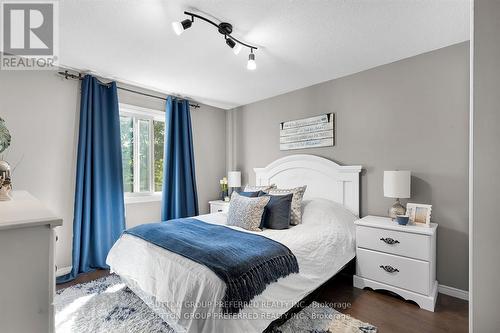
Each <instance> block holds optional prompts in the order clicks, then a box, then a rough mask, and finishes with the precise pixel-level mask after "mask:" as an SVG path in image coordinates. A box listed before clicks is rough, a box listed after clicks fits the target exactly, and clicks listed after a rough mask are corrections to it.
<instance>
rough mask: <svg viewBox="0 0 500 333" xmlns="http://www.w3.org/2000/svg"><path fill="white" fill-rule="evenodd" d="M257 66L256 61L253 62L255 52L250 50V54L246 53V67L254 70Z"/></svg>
mask: <svg viewBox="0 0 500 333" xmlns="http://www.w3.org/2000/svg"><path fill="white" fill-rule="evenodd" d="M256 68H257V63H256V62H255V54H254V53H253V52H252V50H250V54H249V55H248V62H247V69H248V70H251V71H253V70H255V69H256Z"/></svg>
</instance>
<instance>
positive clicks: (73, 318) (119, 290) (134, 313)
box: [54, 275, 377, 333]
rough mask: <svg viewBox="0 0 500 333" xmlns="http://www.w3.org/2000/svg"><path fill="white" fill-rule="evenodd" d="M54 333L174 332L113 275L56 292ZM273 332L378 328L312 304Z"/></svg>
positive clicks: (369, 332)
mask: <svg viewBox="0 0 500 333" xmlns="http://www.w3.org/2000/svg"><path fill="white" fill-rule="evenodd" d="M54 304H55V308H56V320H55V321H56V323H55V324H56V332H57V333H63V332H64V333H87V332H93V333H129V332H134V333H135V332H144V333H146V332H147V333H175V331H174V330H173V329H172V328H170V327H169V326H168V324H166V323H165V322H164V321H163V320H162V319H161V318H160V317H159V316H157V315H156V314H155V313H154V312H153V311H152V310H151V309H150V308H149V307H148V306H147V305H146V304H145V303H144V302H143V301H142V300H141V299H140V298H139V297H137V296H136V295H135V294H134V293H133V292H132V291H130V289H128V288H127V287H126V286H125V284H124V283H122V282H121V281H120V278H119V277H118V276H116V275H110V276H107V277H104V278H101V279H98V280H95V281H92V282H88V283H84V284H78V285H75V286H71V287H69V288H66V289H62V290H59V291H58V292H57V295H56V297H55V301H54ZM274 332H276V333H278V332H279V333H299V332H300V333H302V332H304V333H375V332H377V328H376V327H374V326H372V325H370V324H367V323H363V322H361V321H359V320H357V319H355V318H352V317H350V316H346V315H343V314H341V313H340V312H338V311H336V310H334V309H332V308H330V307H328V306H325V305H322V304H319V303H316V302H313V303H311V304H310V305H309V306H308V307H306V308H304V309H302V310H301V311H300V312H298V313H297V314H295V315H294V316H292V317H291V318H290V319H289V320H288V321H287V322H285V323H284V324H282V325H281V326H280V327H277V328H275V329H274Z"/></svg>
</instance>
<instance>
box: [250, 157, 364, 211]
mask: <svg viewBox="0 0 500 333" xmlns="http://www.w3.org/2000/svg"><path fill="white" fill-rule="evenodd" d="M254 171H255V180H256V183H257V185H269V184H276V185H277V186H278V187H279V188H292V187H297V186H302V185H307V190H306V192H305V195H304V199H308V198H324V199H328V200H332V201H334V202H338V203H340V204H341V205H343V206H344V207H345V208H347V209H348V210H350V211H351V212H352V213H354V214H355V215H357V216H359V173H360V172H361V166H360V165H354V166H342V165H338V164H337V163H335V162H333V161H330V160H328V159H326V158H323V157H319V156H314V155H305V154H300V155H290V156H287V157H283V158H280V159H278V160H276V161H274V162H272V163H271V164H269V165H268V166H266V167H265V168H255V169H254Z"/></svg>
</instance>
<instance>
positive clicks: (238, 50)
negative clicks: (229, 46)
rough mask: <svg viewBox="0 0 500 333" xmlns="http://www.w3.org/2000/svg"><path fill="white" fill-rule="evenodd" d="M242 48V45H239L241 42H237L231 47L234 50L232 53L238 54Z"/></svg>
mask: <svg viewBox="0 0 500 333" xmlns="http://www.w3.org/2000/svg"><path fill="white" fill-rule="evenodd" d="M242 48H243V47H242V46H241V44H239V43H238V44H236V46H235V47H233V52H234V54H236V55H238V54H239V53H240V52H241V49H242Z"/></svg>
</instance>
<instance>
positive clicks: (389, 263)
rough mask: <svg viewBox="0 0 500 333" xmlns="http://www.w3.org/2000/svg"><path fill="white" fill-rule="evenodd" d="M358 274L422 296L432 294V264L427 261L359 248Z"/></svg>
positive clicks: (357, 257)
mask: <svg viewBox="0 0 500 333" xmlns="http://www.w3.org/2000/svg"><path fill="white" fill-rule="evenodd" d="M356 274H357V275H358V276H361V277H364V278H367V279H371V280H374V281H378V282H382V283H386V284H388V285H391V286H396V287H399V288H403V289H406V290H411V291H414V292H417V293H420V294H424V295H428V294H429V293H430V285H429V276H430V275H429V274H430V264H429V263H428V262H426V261H421V260H415V259H411V258H404V257H399V256H395V255H392V254H387V253H382V252H376V251H370V250H365V249H360V248H358V249H357V250H356Z"/></svg>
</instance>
